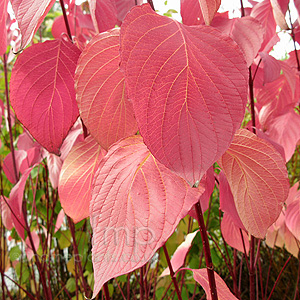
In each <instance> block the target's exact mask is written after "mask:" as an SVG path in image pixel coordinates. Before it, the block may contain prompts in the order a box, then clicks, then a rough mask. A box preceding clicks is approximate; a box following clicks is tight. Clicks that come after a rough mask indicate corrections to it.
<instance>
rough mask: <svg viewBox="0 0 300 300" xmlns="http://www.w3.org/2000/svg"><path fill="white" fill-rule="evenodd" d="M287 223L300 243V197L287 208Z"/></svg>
mask: <svg viewBox="0 0 300 300" xmlns="http://www.w3.org/2000/svg"><path fill="white" fill-rule="evenodd" d="M285 223H286V226H287V227H288V229H289V230H290V232H291V233H292V234H293V235H294V236H295V237H296V239H298V241H300V197H298V198H297V199H294V201H293V202H292V203H290V204H289V205H288V206H287V208H286V215H285Z"/></svg>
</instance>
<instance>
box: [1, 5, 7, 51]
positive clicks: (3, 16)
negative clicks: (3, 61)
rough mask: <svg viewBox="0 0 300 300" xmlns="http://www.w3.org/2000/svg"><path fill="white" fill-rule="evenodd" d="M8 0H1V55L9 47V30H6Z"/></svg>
mask: <svg viewBox="0 0 300 300" xmlns="http://www.w3.org/2000/svg"><path fill="white" fill-rule="evenodd" d="M7 4H8V0H0V56H2V55H3V54H4V53H5V52H6V48H7V41H6V36H7V31H6V17H7V15H8V13H7Z"/></svg>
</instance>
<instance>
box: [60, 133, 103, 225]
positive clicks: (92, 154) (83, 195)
mask: <svg viewBox="0 0 300 300" xmlns="http://www.w3.org/2000/svg"><path fill="white" fill-rule="evenodd" d="M104 155H105V151H104V152H103V150H101V147H100V145H99V144H98V143H97V142H96V141H95V140H94V138H93V137H92V136H88V137H87V138H86V139H85V140H84V141H83V142H80V143H78V144H76V145H75V146H74V147H73V148H72V150H71V151H70V153H69V155H68V156H67V158H66V160H65V161H64V164H63V166H62V169H61V172H60V178H59V186H58V192H59V197H60V201H61V205H62V207H63V209H64V211H65V213H66V214H67V215H68V216H70V217H71V218H72V219H73V220H74V222H75V223H77V222H79V221H81V220H82V219H84V218H87V217H88V216H89V204H90V200H91V185H92V180H93V178H94V174H95V172H96V170H97V169H98V166H99V163H100V160H101V159H102V157H103V156H104Z"/></svg>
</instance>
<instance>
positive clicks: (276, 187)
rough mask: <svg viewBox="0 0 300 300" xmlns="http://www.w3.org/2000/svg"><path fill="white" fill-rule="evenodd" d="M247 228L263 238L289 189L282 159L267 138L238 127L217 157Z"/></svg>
mask: <svg viewBox="0 0 300 300" xmlns="http://www.w3.org/2000/svg"><path fill="white" fill-rule="evenodd" d="M219 163H220V165H221V167H222V169H223V171H224V173H225V175H226V178H227V180H228V183H229V185H230V188H231V191H232V194H233V198H234V202H235V206H236V209H237V212H238V214H239V216H240V218H241V220H242V222H243V224H244V226H245V228H246V229H247V231H248V232H249V233H250V234H252V235H254V236H255V237H258V238H264V237H265V235H266V232H267V229H268V227H270V226H271V225H272V224H273V223H274V222H275V221H276V219H277V218H278V216H279V214H280V212H281V210H282V206H283V203H284V201H285V200H286V198H287V196H288V192H289V181H288V174H287V170H286V166H285V162H284V160H283V158H282V156H281V155H280V153H278V152H277V151H276V149H275V148H274V146H272V145H271V144H269V143H268V142H267V141H265V140H263V139H260V138H259V137H257V136H256V135H255V134H253V133H251V132H250V131H247V130H246V129H240V130H238V131H237V133H236V134H235V137H234V139H233V141H232V144H231V145H230V147H229V149H228V150H227V151H226V153H225V154H224V155H223V156H222V158H221V159H220V160H219Z"/></svg>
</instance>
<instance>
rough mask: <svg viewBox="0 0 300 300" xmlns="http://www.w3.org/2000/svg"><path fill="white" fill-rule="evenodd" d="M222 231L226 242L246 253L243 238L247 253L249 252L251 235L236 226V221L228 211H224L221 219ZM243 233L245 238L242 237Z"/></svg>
mask: <svg viewBox="0 0 300 300" xmlns="http://www.w3.org/2000/svg"><path fill="white" fill-rule="evenodd" d="M221 232H222V235H223V237H224V240H225V242H226V243H227V244H228V245H229V246H231V247H233V248H235V249H237V250H238V251H240V252H243V253H244V246H243V240H244V244H245V250H246V253H248V252H249V237H248V234H247V232H245V231H244V230H242V229H240V227H238V226H236V224H235V222H234V221H233V219H232V218H231V216H230V215H229V214H228V213H224V215H223V218H222V221H221ZM242 235H243V239H242Z"/></svg>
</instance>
